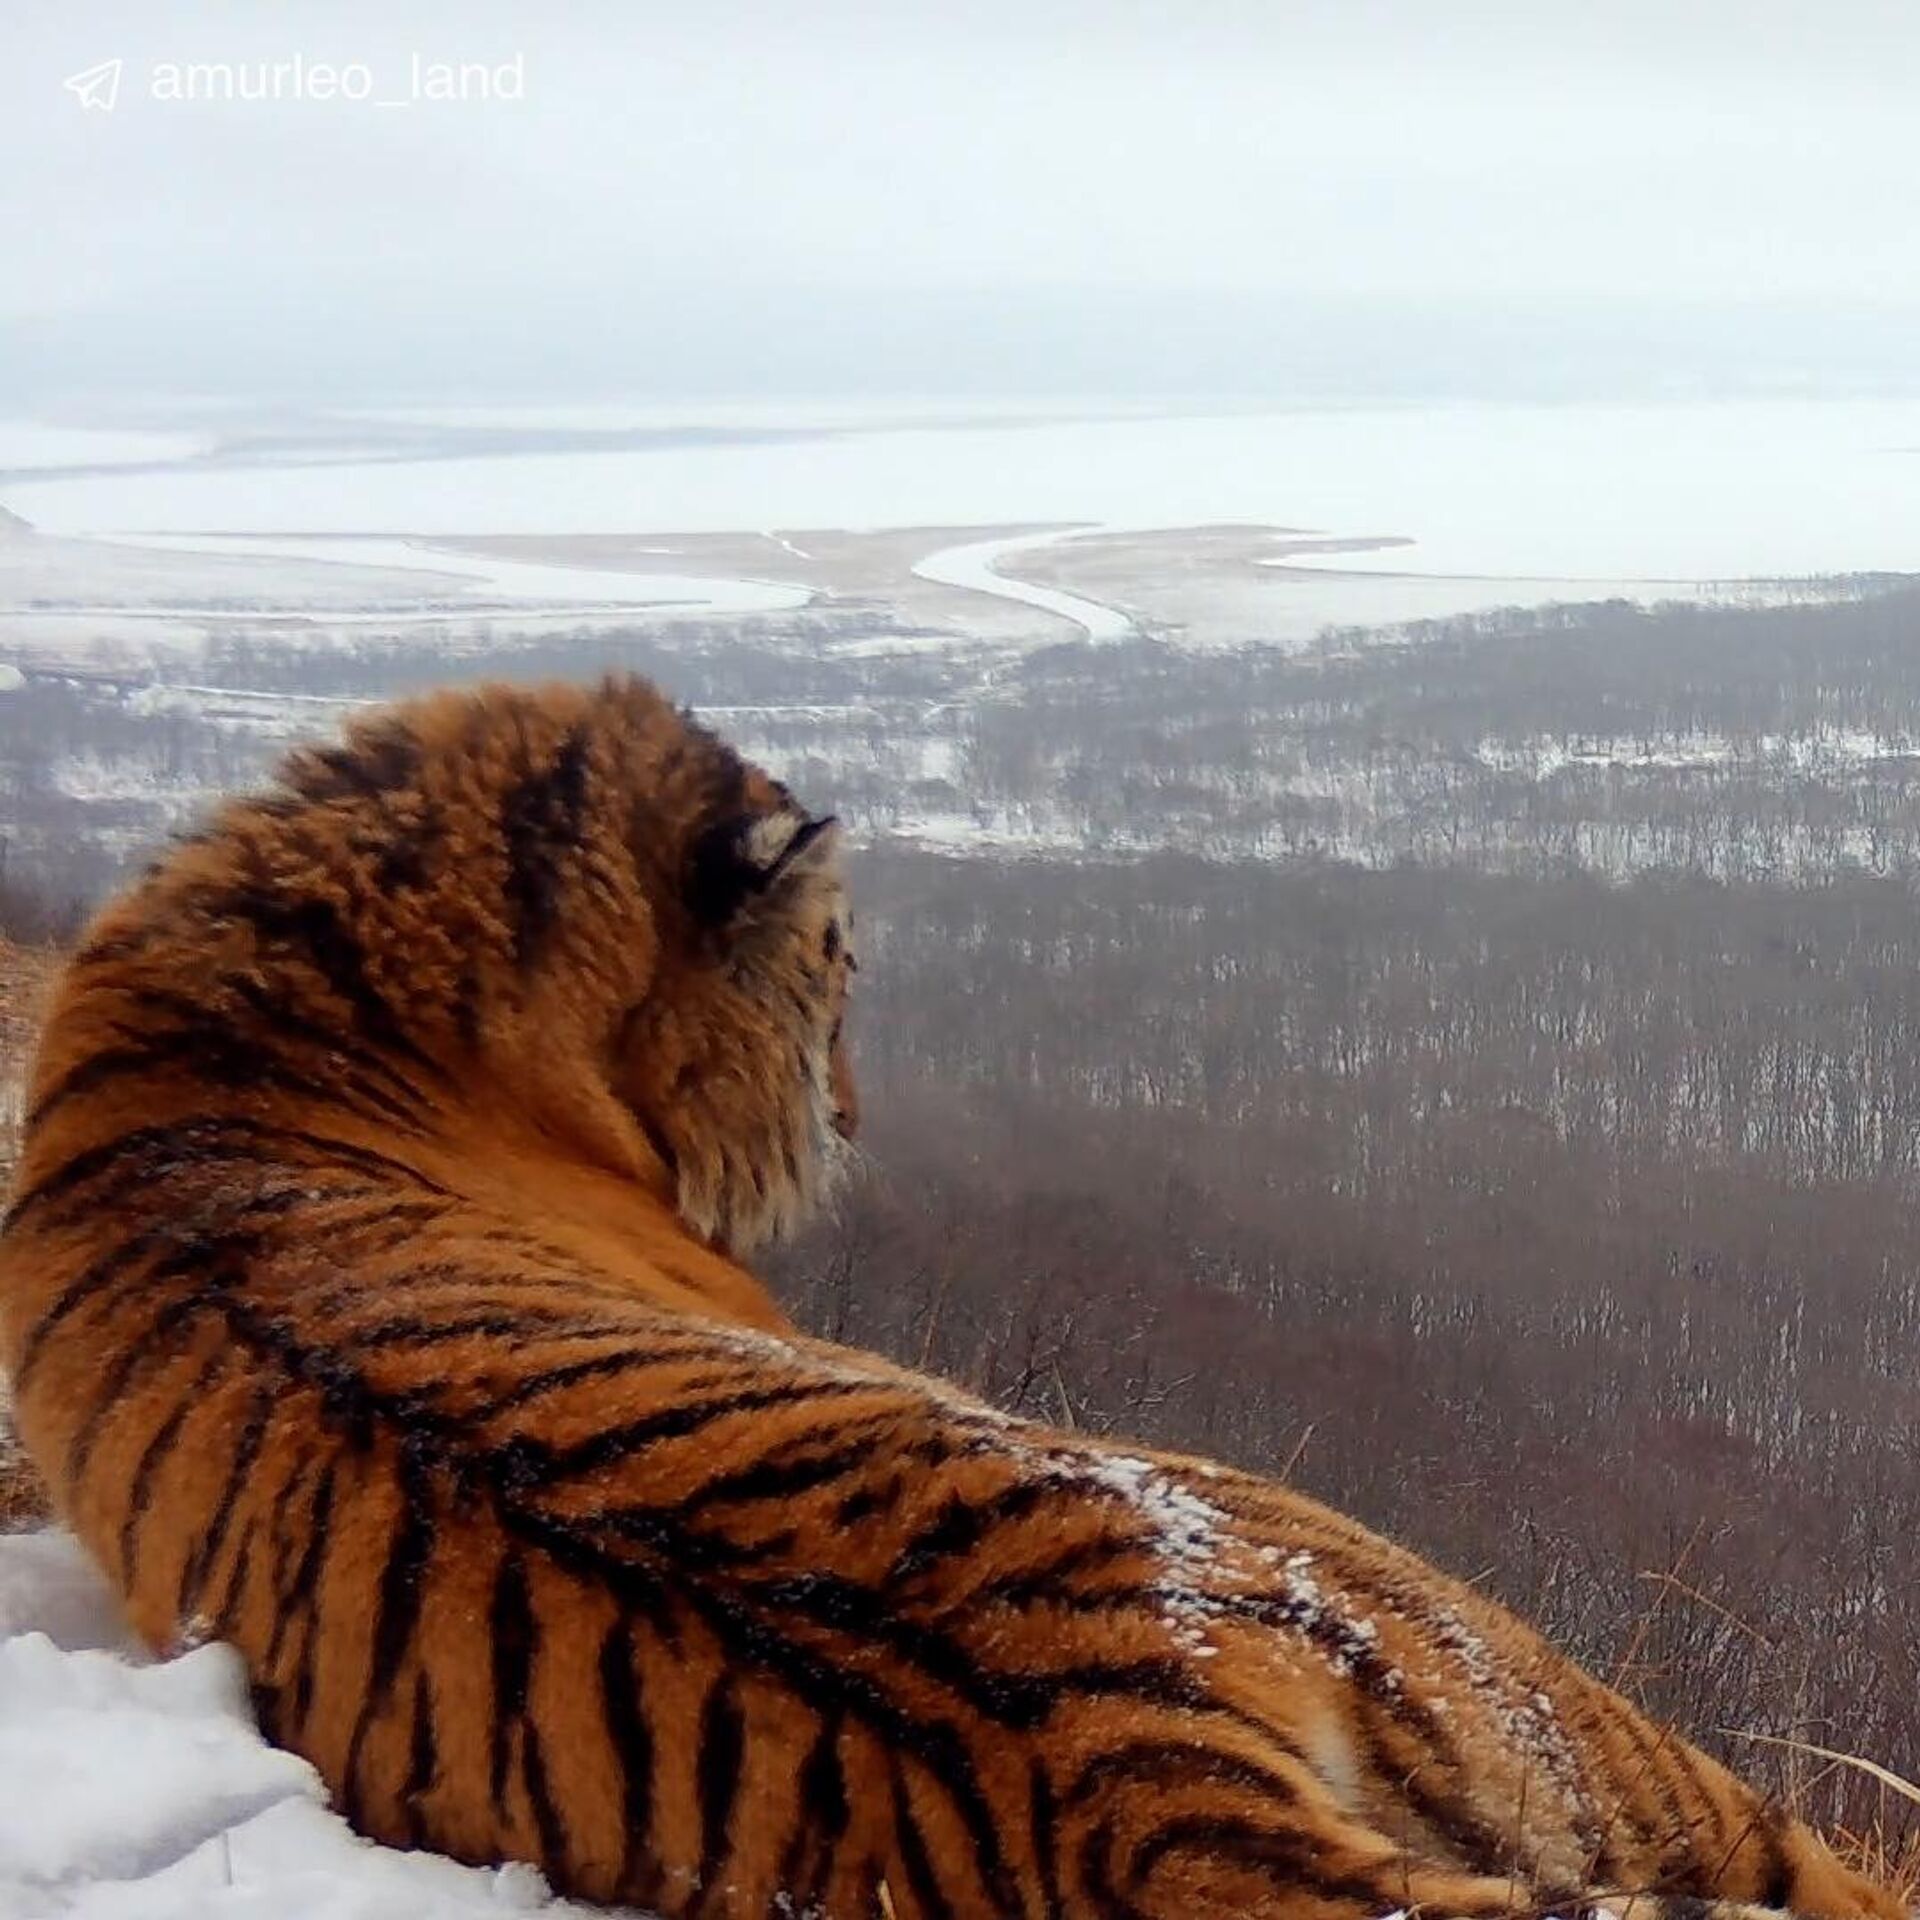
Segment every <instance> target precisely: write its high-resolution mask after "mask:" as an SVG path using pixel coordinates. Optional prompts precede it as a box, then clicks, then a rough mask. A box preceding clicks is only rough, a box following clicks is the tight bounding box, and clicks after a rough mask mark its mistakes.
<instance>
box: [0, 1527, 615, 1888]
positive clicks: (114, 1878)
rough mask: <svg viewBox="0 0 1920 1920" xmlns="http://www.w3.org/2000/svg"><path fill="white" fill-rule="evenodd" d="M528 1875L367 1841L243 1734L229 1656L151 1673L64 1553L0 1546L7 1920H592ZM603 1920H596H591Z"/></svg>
mask: <svg viewBox="0 0 1920 1920" xmlns="http://www.w3.org/2000/svg"><path fill="white" fill-rule="evenodd" d="M596 1911H599V1910H593V1909H588V1908H586V1907H581V1906H576V1905H574V1904H572V1903H570V1902H565V1901H559V1900H555V1899H554V1898H553V1896H552V1895H551V1893H550V1892H549V1890H548V1887H547V1884H546V1881H545V1880H544V1879H543V1878H542V1877H541V1876H540V1874H539V1873H538V1872H536V1871H535V1870H534V1869H533V1868H532V1867H528V1866H508V1867H502V1868H498V1869H486V1868H480V1867H465V1866H461V1865H460V1864H458V1863H457V1862H456V1861H452V1860H448V1859H444V1858H442V1857H440V1856H439V1855H436V1854H429V1853H407V1852H400V1851H397V1850H395V1849H393V1848H388V1847H378V1846H375V1845H374V1844H373V1843H372V1842H370V1841H367V1840H362V1839H361V1838H360V1837H359V1836H358V1835H356V1834H355V1833H354V1832H353V1831H352V1830H351V1829H350V1828H349V1827H348V1826H347V1824H346V1822H345V1821H344V1820H342V1819H341V1818H340V1817H339V1816H338V1815H337V1814H334V1813H331V1812H329V1811H328V1810H327V1806H326V1794H325V1790H324V1788H323V1787H322V1785H321V1782H320V1778H319V1776H318V1775H317V1774H316V1773H315V1772H314V1770H313V1768H312V1767H310V1766H309V1765H308V1764H307V1763H306V1762H305V1761H304V1760H301V1759H299V1758H297V1757H296V1756H295V1755H293V1754H290V1753H285V1752H282V1751H281V1750H280V1749H278V1748H276V1747H271V1746H269V1745H268V1744H267V1743H266V1741H264V1740H263V1739H262V1738H261V1737H260V1734H259V1732H258V1731H257V1729H256V1728H255V1726H254V1724H253V1716H252V1713H251V1711H250V1709H249V1705H248V1697H247V1683H246V1674H245V1672H244V1670H243V1668H242V1666H241V1663H240V1657H239V1655H238V1654H236V1653H235V1652H234V1651H233V1650H232V1649H231V1648H229V1647H224V1646H218V1645H212V1646H203V1647H199V1648H196V1649H195V1650H193V1651H192V1652H189V1653H184V1654H181V1655H180V1656H179V1657H178V1658H174V1659H167V1660H159V1661H155V1660H151V1659H150V1658H148V1656H146V1655H145V1654H144V1653H143V1652H141V1651H140V1649H139V1648H138V1647H136V1646H135V1644H134V1643H133V1641H132V1639H131V1638H130V1636H129V1635H128V1632H127V1629H126V1627H125V1625H124V1624H123V1623H122V1621H121V1619H120V1615H119V1609H118V1606H117V1603H116V1602H115V1599H114V1596H113V1595H112V1593H111V1592H110V1591H109V1590H108V1588H107V1585H106V1583H105V1581H103V1580H102V1579H101V1577H100V1576H99V1574H98V1573H97V1572H96V1571H95V1570H94V1568H93V1567H92V1565H91V1563H90V1562H89V1561H88V1560H87V1557H86V1555H85V1554H84V1553H83V1552H82V1551H81V1549H80V1546H79V1544H78V1543H77V1542H76V1541H75V1540H73V1539H72V1537H71V1536H69V1535H67V1534H65V1533H60V1532H46V1533H32V1534H15V1535H10V1536H5V1537H0V1914H5V1915H6V1916H7V1920H478V1917H479V1916H489V1915H491V1916H497V1915H500V1914H507V1913H538V1914H541V1915H544V1916H547V1920H563V1917H564V1920H591V1916H592V1914H593V1913H594V1912H596ZM603 1920H604V1915H603Z"/></svg>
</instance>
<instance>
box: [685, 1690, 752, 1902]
mask: <svg viewBox="0 0 1920 1920" xmlns="http://www.w3.org/2000/svg"><path fill="white" fill-rule="evenodd" d="M746 1749H747V1720H746V1715H745V1714H744V1713H743V1712H742V1711H741V1708H740V1702H739V1699H738V1698H737V1697H736V1695H735V1693H734V1687H733V1676H732V1675H731V1674H730V1673H728V1672H726V1671H725V1670H724V1669H723V1670H722V1672H721V1674H720V1677H719V1678H718V1679H717V1680H716V1681H715V1682H714V1683H713V1685H712V1687H711V1688H709V1689H708V1692H707V1697H706V1701H705V1703H704V1704H703V1705H702V1707H701V1709H700V1738H699V1743H698V1745H697V1747H696V1748H695V1754H696V1759H695V1762H694V1779H695V1790H696V1793H697V1795H698V1798H699V1802H700V1878H699V1883H698V1884H699V1886H700V1889H701V1893H702V1895H703V1901H702V1905H703V1908H704V1907H705V1906H708V1905H712V1904H714V1900H715V1896H716V1894H719V1893H720V1892H721V1885H720V1870H721V1868H722V1867H723V1866H724V1865H725V1864H726V1861H727V1857H728V1855H729V1854H730V1853H731V1852H732V1851H733V1813H734V1807H735V1804H736V1802H737V1801H738V1799H739V1797H740V1774H741V1769H742V1767H743V1765H744V1764H745V1760H746Z"/></svg>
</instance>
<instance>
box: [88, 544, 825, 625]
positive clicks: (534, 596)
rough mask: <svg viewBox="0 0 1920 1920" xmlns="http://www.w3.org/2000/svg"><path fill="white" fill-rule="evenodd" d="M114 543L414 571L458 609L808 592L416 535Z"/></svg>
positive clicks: (725, 602) (786, 602)
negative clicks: (468, 546) (553, 559)
mask: <svg viewBox="0 0 1920 1920" xmlns="http://www.w3.org/2000/svg"><path fill="white" fill-rule="evenodd" d="M102 537H103V538H105V539H106V540H108V541H109V542H110V543H111V544H113V545H116V546H128V547H140V548H145V549H150V550H151V549H158V550H160V551H163V552H169V553H211V554H244V555H248V556H251V557H258V558H267V559H276V560H317V561H320V562H322V563H323V564H325V565H328V566H350V567H372V568H378V569H381V570H383V571H389V572H403V573H411V574H413V575H415V576H416V577H417V578H418V580H419V582H420V594H421V596H422V598H430V599H432V600H433V601H434V602H435V604H436V605H437V606H441V607H444V606H449V605H451V606H453V607H455V608H458V607H459V606H460V604H461V602H462V601H464V600H467V599H470V598H471V597H472V595H473V594H475V593H476V592H478V593H482V594H484V595H485V596H486V597H488V598H489V599H495V600H503V601H507V602H520V601H527V602H532V603H535V604H546V605H550V606H551V605H556V604H557V605H559V606H563V607H566V608H569V609H572V608H576V607H598V608H607V607H618V608H628V607H631V608H636V609H639V608H648V607H671V608H675V609H685V608H697V609H699V610H700V611H702V612H713V613H792V612H794V611H795V610H796V609H797V608H800V607H804V606H805V605H806V604H807V603H808V602H809V601H810V600H811V599H812V598H813V595H812V593H811V592H810V591H809V590H808V589H807V588H805V587H792V586H787V585H785V584H783V583H781V582H779V581H774V580H734V579H726V578H718V577H711V576H704V575H699V576H696V575H693V574H680V573H622V572H619V571H616V570H613V569H610V568H591V567H561V566H552V565H547V564H543V563H540V562H536V561H530V560H502V559H496V558H494V557H493V556H492V555H483V554H475V553H460V552H453V551H451V550H449V549H447V548H445V547H438V546H429V545H426V544H425V543H423V542H421V541H417V540H375V539H364V538H362V539H351V538H326V539H304V538H295V537H291V536H286V535H256V534H208V533H195V534H169V533H143V534H138V535H135V534H108V535H104V536H102Z"/></svg>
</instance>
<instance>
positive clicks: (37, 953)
mask: <svg viewBox="0 0 1920 1920" xmlns="http://www.w3.org/2000/svg"><path fill="white" fill-rule="evenodd" d="M52 966H53V956H52V955H51V954H49V953H46V952H44V951H42V950H40V949H37V948H32V947H21V946H16V945H15V944H14V943H13V942H12V941H10V940H5V939H0V1192H4V1191H5V1189H6V1188H7V1187H8V1186H10V1185H11V1184H12V1180H13V1163H14V1156H15V1152H16V1150H17V1147H18V1144H19V1131H20V1102H21V1082H22V1079H23V1078H24V1076H25V1072H26V1065H27V1060H28V1056H29V1049H30V1047H31V1044H32V1037H33V1027H34V1022H35V1020H36V1018H37V1017H38V1010H39V1004H40V996H41V994H42V993H43V992H44V991H45V989H46V985H47V980H48V977H49V975H50V973H51V972H52ZM42 1517H44V1515H43V1510H42V1508H41V1505H40V1499H39V1491H38V1486H37V1483H36V1481H35V1479H34V1477H33V1475H32V1473H31V1470H30V1469H28V1468H27V1467H26V1464H25V1462H24V1461H23V1460H22V1459H21V1457H20V1455H19V1451H18V1449H17V1447H16V1446H15V1443H14V1439H13V1432H12V1429H11V1427H10V1426H9V1424H8V1422H7V1403H6V1385H5V1382H4V1381H0V1533H4V1532H6V1531H7V1530H8V1529H9V1528H11V1527H15V1526H20V1525H24V1524H27V1523H29V1522H31V1521H34V1520H38V1519H40V1518H42Z"/></svg>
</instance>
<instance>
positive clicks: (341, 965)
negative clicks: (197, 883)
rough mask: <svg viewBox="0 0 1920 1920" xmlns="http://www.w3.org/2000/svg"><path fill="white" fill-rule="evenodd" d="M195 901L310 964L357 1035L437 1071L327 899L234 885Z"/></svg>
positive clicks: (218, 918) (214, 917)
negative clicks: (350, 1019)
mask: <svg viewBox="0 0 1920 1920" xmlns="http://www.w3.org/2000/svg"><path fill="white" fill-rule="evenodd" d="M195 904H196V905H197V906H198V907H199V909H200V911H201V912H202V913H203V914H204V915H205V916H206V917H207V918H208V919H210V920H214V921H222V920H225V921H231V922H233V923H235V924H238V925H243V926H249V927H251V928H252V929H253V931H254V934H255V936H256V938H257V939H258V940H259V941H260V942H261V944H262V945H263V946H266V947H268V948H275V947H277V948H279V949H281V950H282V951H283V952H285V953H287V954H288V955H289V956H290V957H292V958H294V959H296V960H298V961H300V962H302V963H304V964H305V965H307V966H310V967H311V968H312V969H313V971H314V972H315V973H317V974H318V975H319V976H320V978H321V979H322V980H323V981H324V982H325V983H326V986H327V990H328V991H329V992H330V993H332V994H333V995H334V997H335V998H336V999H338V1000H341V1001H343V1002H344V1003H345V1004H346V1006H347V1008H348V1010H349V1011H350V1012H351V1014H352V1016H353V1020H354V1024H355V1026H356V1027H357V1028H358V1030H359V1031H360V1032H361V1033H363V1034H365V1035H366V1036H367V1037H368V1038H369V1039H371V1040H375V1041H377V1042H378V1043H379V1044H380V1045H381V1046H383V1047H386V1048H388V1049H390V1050H391V1051H393V1052H395V1053H397V1054H400V1055H401V1056H402V1057H403V1058H405V1059H407V1060H409V1061H411V1062H412V1063H413V1064H414V1065H416V1066H421V1067H425V1068H427V1069H428V1070H429V1071H437V1069H436V1068H435V1067H434V1063H433V1061H432V1060H431V1059H430V1058H429V1056H428V1055H427V1054H425V1053H423V1052H422V1051H421V1049H420V1047H419V1046H418V1045H417V1044H416V1043H415V1042H414V1040H413V1039H412V1038H411V1036H410V1035H409V1034H408V1033H407V1032H406V1031H405V1029H404V1028H403V1027H402V1026H401V1024H400V1021H399V1020H398V1018H397V1017H396V1016H395V1014H394V1011H393V1009H392V1007H390V1006H389V1005H388V1004H387V1001H386V999H385V997H384V996H383V995H382V994H381V993H380V991H379V989H378V988H377V987H375V986H374V984H373V982H372V980H371V979H370V978H369V977H368V974H367V956H366V952H365V949H364V948H363V947H362V946H361V944H360V941H359V938H358V936H357V935H356V934H355V933H354V931H353V929H352V928H350V927H349V926H347V925H346V924H345V922H344V921H343V920H342V919H341V917H340V911H339V909H338V908H337V907H336V906H335V905H334V903H333V902H332V901H331V900H323V899H317V898H315V897H313V896H311V895H308V896H304V897H297V898H289V897H288V896H287V895H285V894H283V893H279V892H275V891H273V890H272V889H271V888H270V887H268V886H259V887H250V886H239V887H233V888H230V889H229V890H227V891H226V892H223V893H216V894H213V895H211V896H209V897H208V898H206V899H203V900H200V901H197V902H196V903H195Z"/></svg>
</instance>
